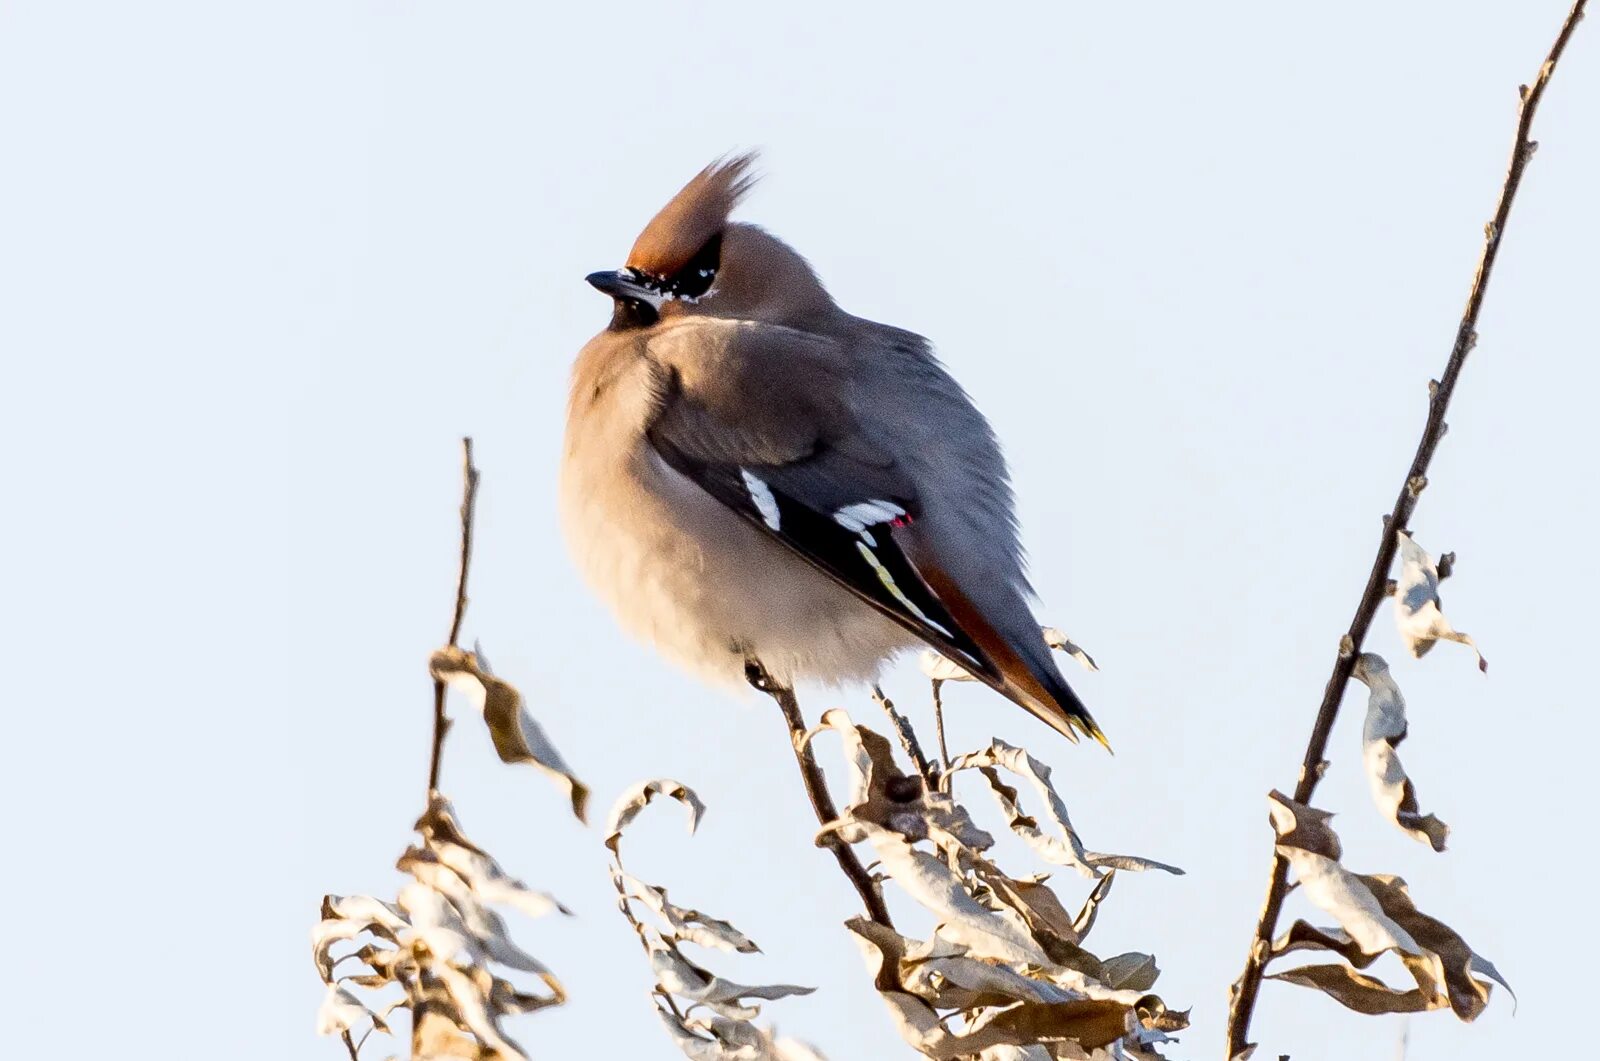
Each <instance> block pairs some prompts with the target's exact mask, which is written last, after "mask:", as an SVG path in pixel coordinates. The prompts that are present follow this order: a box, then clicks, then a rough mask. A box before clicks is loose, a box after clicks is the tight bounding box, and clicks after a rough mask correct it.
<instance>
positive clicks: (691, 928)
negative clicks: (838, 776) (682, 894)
mask: <svg viewBox="0 0 1600 1061" xmlns="http://www.w3.org/2000/svg"><path fill="white" fill-rule="evenodd" d="M612 880H613V883H614V884H615V885H616V887H617V891H619V892H621V893H622V894H623V895H624V896H625V897H626V898H629V899H637V900H639V901H640V902H642V903H644V904H645V906H646V907H648V908H649V909H650V911H651V912H652V913H654V914H655V915H656V916H657V917H659V918H661V920H662V921H663V922H665V923H666V925H667V926H668V927H669V928H670V929H671V931H672V935H673V937H674V938H676V939H677V940H679V941H680V942H684V941H686V942H689V943H698V944H699V945H700V946H702V947H714V948H716V949H717V950H725V951H737V952H738V953H740V954H753V953H755V952H757V951H759V950H760V949H761V948H760V947H758V946H756V945H755V941H753V940H752V939H750V937H748V936H746V935H745V934H744V933H743V932H740V931H739V930H738V929H737V928H734V927H733V925H731V924H729V923H728V922H726V921H723V920H721V919H720V918H715V917H712V916H710V915H709V914H704V913H701V912H700V911H699V910H692V909H689V908H688V907H683V906H676V905H674V904H673V903H672V902H670V901H669V900H668V899H667V890H666V889H665V888H658V887H656V886H655V885H654V884H648V883H646V882H644V881H642V880H640V879H639V878H637V877H635V876H633V875H632V874H629V873H624V872H623V871H622V870H620V869H618V870H615V871H614V873H613V877H612Z"/></svg>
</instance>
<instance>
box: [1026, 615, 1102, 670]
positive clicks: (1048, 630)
mask: <svg viewBox="0 0 1600 1061" xmlns="http://www.w3.org/2000/svg"><path fill="white" fill-rule="evenodd" d="M1040 633H1042V634H1044V643H1045V644H1047V645H1049V646H1050V647H1051V648H1053V649H1055V650H1056V651H1057V652H1065V653H1066V654H1067V655H1069V656H1071V657H1072V658H1073V659H1075V660H1077V661H1078V663H1079V664H1080V665H1081V666H1082V667H1083V669H1084V670H1087V671H1097V670H1099V669H1100V665H1099V664H1098V663H1096V662H1095V661H1094V657H1093V656H1091V655H1089V653H1087V652H1085V651H1084V650H1083V649H1081V648H1079V647H1078V646H1077V645H1075V644H1073V642H1072V639H1071V638H1070V637H1068V636H1067V635H1066V634H1063V633H1062V632H1061V631H1060V630H1057V629H1056V628H1055V627H1053V626H1047V627H1045V628H1044V629H1042V630H1041V631H1040Z"/></svg>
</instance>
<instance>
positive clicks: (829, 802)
mask: <svg viewBox="0 0 1600 1061" xmlns="http://www.w3.org/2000/svg"><path fill="white" fill-rule="evenodd" d="M744 673H745V679H746V680H747V681H748V682H749V683H750V684H751V685H752V686H754V687H755V688H756V689H759V690H760V691H761V692H764V693H766V694H767V695H768V696H770V697H772V699H773V700H774V701H775V702H776V703H777V705H778V710H780V711H782V712H783V720H784V722H785V723H786V724H787V725H788V727H789V746H790V747H791V748H793V749H794V760H795V762H796V763H797V764H798V765H799V767H800V778H801V780H802V781H804V782H805V786H806V795H807V796H809V797H811V809H812V810H813V811H814V812H815V813H816V816H817V824H818V825H827V824H829V823H830V822H835V821H838V820H839V810H838V808H837V807H835V806H834V805H833V797H832V796H831V795H829V793H828V779H827V778H826V777H824V776H823V774H822V768H821V767H819V766H818V765H817V759H816V756H814V755H813V754H811V745H810V744H809V743H808V742H807V741H806V719H805V716H804V715H802V714H801V713H800V701H799V700H797V699H796V698H795V695H794V690H793V689H790V688H788V687H787V686H784V685H780V684H779V683H778V682H777V680H776V679H774V678H773V677H772V675H770V674H768V673H767V671H766V668H764V667H762V666H761V664H760V663H758V662H756V661H755V660H748V661H746V662H745V665H744ZM823 842H824V843H826V844H827V846H828V847H831V848H832V849H833V857H834V858H836V859H838V860H839V868H840V869H841V870H843V871H844V875H845V876H846V877H848V878H849V879H850V883H851V884H853V885H854V886H855V889H856V892H857V893H859V894H860V896H861V903H862V905H863V906H865V907H866V909H867V916H868V917H870V918H872V920H874V921H876V922H877V923H878V924H880V925H883V926H885V927H887V928H893V927H894V922H893V921H892V920H890V918H889V908H888V907H887V906H885V905H884V902H883V892H882V890H880V889H879V887H878V883H877V882H876V881H874V880H873V879H872V874H870V873H868V872H867V868H866V867H865V866H863V865H862V864H861V860H860V859H859V858H857V857H856V853H855V851H854V849H852V848H851V846H850V845H849V844H847V843H845V842H844V841H843V840H841V839H839V837H838V836H837V834H834V833H829V834H828V836H827V838H826V840H824V841H823Z"/></svg>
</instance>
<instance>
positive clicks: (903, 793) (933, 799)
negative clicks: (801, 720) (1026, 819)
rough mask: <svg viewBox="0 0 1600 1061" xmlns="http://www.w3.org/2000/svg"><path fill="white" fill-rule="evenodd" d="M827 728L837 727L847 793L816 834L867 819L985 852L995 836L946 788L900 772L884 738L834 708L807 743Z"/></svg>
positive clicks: (949, 845)
mask: <svg viewBox="0 0 1600 1061" xmlns="http://www.w3.org/2000/svg"><path fill="white" fill-rule="evenodd" d="M826 730H833V731H835V732H837V733H838V734H839V735H840V737H841V739H842V741H843V744H844V753H845V762H846V764H847V766H848V768H849V774H850V792H851V796H850V803H849V805H848V806H846V807H845V809H844V811H843V812H841V814H840V818H839V820H838V821H837V822H832V823H829V824H828V825H827V826H824V827H823V829H822V831H821V834H820V835H826V834H828V833H830V832H833V831H848V830H847V829H846V827H847V825H848V824H849V823H851V822H855V821H865V822H872V823H873V824H876V825H880V826H882V827H883V828H885V829H889V830H891V831H893V832H897V833H899V834H901V835H902V836H904V837H906V838H907V839H909V840H933V841H934V842H935V843H937V844H939V845H940V846H941V847H947V848H970V849H971V850H974V851H983V850H985V849H987V848H988V847H990V846H991V845H993V843H994V837H992V836H990V835H989V834H988V833H986V832H984V831H983V830H982V829H979V828H978V827H977V825H976V824H974V822H973V821H972V818H971V816H970V815H968V814H967V812H966V809H965V808H963V807H961V806H959V805H958V804H957V803H956V802H955V801H954V800H953V799H952V798H951V797H950V796H949V795H948V794H947V793H944V792H938V791H932V790H930V789H929V788H928V786H926V785H925V784H923V782H922V779H921V778H919V777H913V776H910V775H907V774H905V773H903V772H902V771H901V769H900V767H899V765H898V764H896V763H895V761H894V748H893V747H892V746H891V745H890V744H889V741H888V739H887V738H885V737H883V736H882V735H880V734H878V733H874V732H873V731H872V730H870V729H868V728H867V727H866V726H858V725H856V724H855V723H853V722H851V721H850V716H849V715H847V714H846V713H845V712H843V711H841V710H839V709H838V708H833V709H831V710H829V711H826V712H824V713H823V715H822V724H821V725H820V726H817V727H815V728H813V729H812V730H811V731H810V732H808V733H807V734H806V736H805V738H804V739H805V741H806V742H810V741H811V740H813V739H815V738H816V736H817V735H818V734H819V733H822V732H824V731H826ZM820 835H819V842H820ZM858 838H859V837H858ZM851 842H854V841H851Z"/></svg>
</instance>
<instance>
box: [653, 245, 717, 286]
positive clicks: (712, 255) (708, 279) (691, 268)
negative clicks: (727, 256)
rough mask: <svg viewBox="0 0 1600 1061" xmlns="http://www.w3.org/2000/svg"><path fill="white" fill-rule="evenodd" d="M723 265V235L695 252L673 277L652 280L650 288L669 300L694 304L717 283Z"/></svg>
mask: <svg viewBox="0 0 1600 1061" xmlns="http://www.w3.org/2000/svg"><path fill="white" fill-rule="evenodd" d="M721 264H722V234H721V233H718V234H717V235H715V236H712V237H711V238H710V239H709V240H707V241H706V245H705V246H703V247H701V248H700V249H699V250H697V251H695V254H694V257H693V258H690V259H689V261H688V263H687V264H685V265H684V266H683V268H681V269H679V270H678V271H677V272H675V273H673V274H672V275H671V276H667V277H660V278H652V282H651V284H650V286H651V287H652V288H653V289H655V290H656V291H658V292H660V293H661V295H662V296H663V297H664V298H667V299H682V300H683V301H685V302H693V301H695V300H696V299H698V298H701V297H702V296H703V295H705V293H706V292H707V291H710V290H711V285H712V284H713V283H715V282H716V279H717V268H718V267H719V266H720V265H721Z"/></svg>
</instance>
